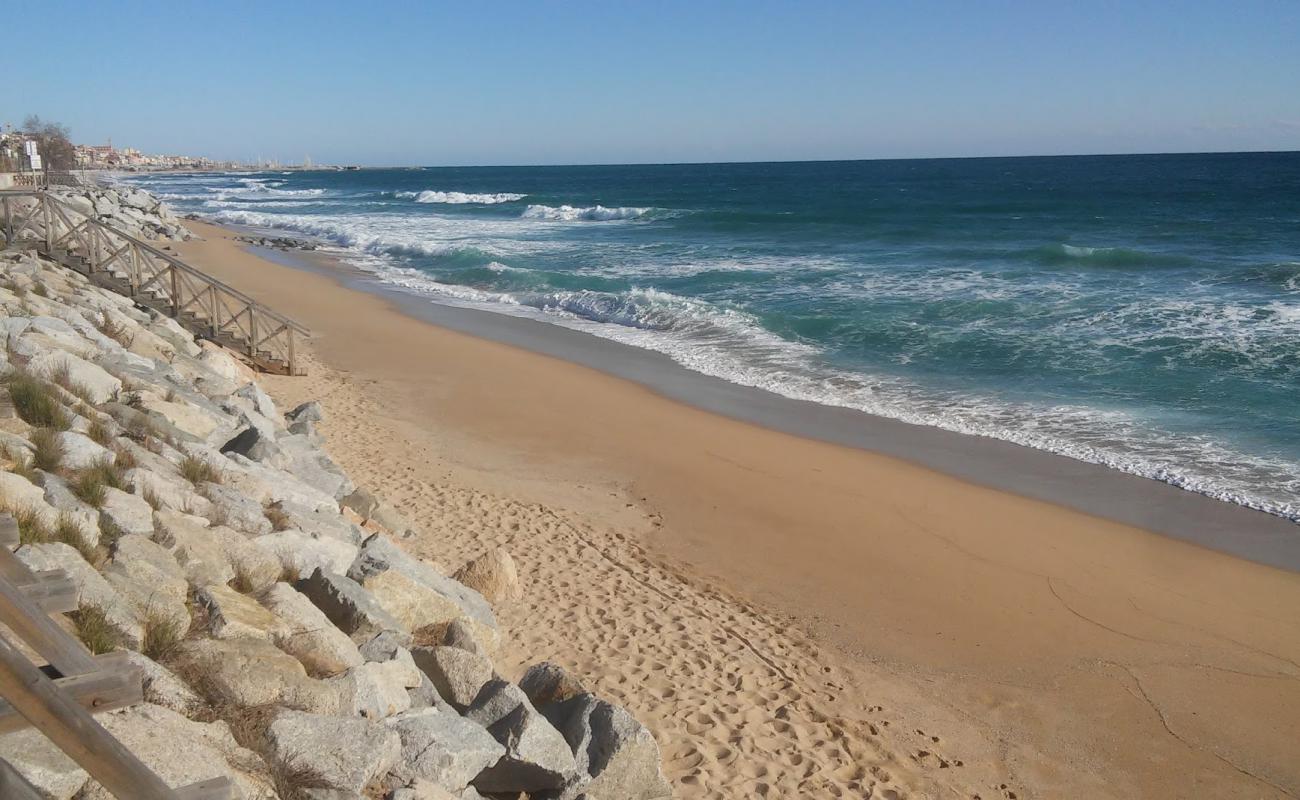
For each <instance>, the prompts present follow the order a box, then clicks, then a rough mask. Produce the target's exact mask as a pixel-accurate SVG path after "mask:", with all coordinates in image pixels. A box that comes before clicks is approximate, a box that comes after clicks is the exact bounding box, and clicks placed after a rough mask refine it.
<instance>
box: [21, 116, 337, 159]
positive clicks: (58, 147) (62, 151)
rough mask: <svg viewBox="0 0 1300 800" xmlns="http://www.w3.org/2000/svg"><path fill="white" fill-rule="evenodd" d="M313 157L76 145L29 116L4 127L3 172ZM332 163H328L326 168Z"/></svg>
mask: <svg viewBox="0 0 1300 800" xmlns="http://www.w3.org/2000/svg"><path fill="white" fill-rule="evenodd" d="M313 168H318V167H315V166H314V165H313V164H312V162H311V158H310V157H309V156H304V157H303V160H302V161H301V162H300V163H297V164H282V163H280V162H279V161H277V160H274V159H260V158H259V159H256V160H250V161H218V160H216V159H212V158H207V157H206V156H189V155H173V154H151V153H144V152H141V151H140V150H139V149H137V148H134V147H119V146H116V145H114V144H113V140H112V139H111V138H110V139H109V140H108V141H107V142H105V143H104V144H74V143H73V142H72V141H71V140H70V139H69V137H68V131H67V129H66V128H64V127H62V126H60V125H57V124H55V123H43V122H41V121H40V120H39V118H29V119H28V120H27V122H26V123H25V124H24V125H23V126H21V127H17V126H15V125H12V124H9V123H5V124H4V125H3V126H0V173H31V172H42V171H58V172H67V171H71V170H122V171H127V172H136V171H138V172H145V171H157V170H237V169H250V170H251V169H313ZM324 168H327V169H328V168H329V167H324Z"/></svg>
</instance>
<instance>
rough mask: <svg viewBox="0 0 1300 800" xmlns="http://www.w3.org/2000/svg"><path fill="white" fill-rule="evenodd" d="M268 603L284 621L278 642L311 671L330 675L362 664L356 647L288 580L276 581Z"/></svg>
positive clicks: (318, 674) (316, 674)
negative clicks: (287, 581)
mask: <svg viewBox="0 0 1300 800" xmlns="http://www.w3.org/2000/svg"><path fill="white" fill-rule="evenodd" d="M265 602H266V605H267V607H268V608H270V609H271V610H272V611H273V612H275V614H276V616H277V617H279V618H280V619H281V620H282V621H283V622H284V629H283V630H281V631H279V632H278V633H277V635H276V637H275V642H276V644H278V645H279V646H280V649H281V650H284V651H285V652H286V653H289V654H290V655H293V656H295V657H296V658H297V659H298V660H299V661H301V662H302V665H303V666H304V667H306V669H307V672H308V674H310V675H315V676H320V677H329V676H331V675H337V674H339V673H341V672H345V671H347V670H348V669H351V668H352V667H356V666H360V665H361V663H362V661H363V659H362V655H361V653H360V652H359V651H358V649H357V646H356V645H355V644H353V643H352V640H351V639H349V638H348V636H347V634H345V633H343V631H341V630H339V629H338V628H336V627H334V625H333V623H331V622H330V621H329V618H328V617H326V616H325V614H324V612H322V611H321V610H320V609H319V608H317V607H316V606H315V605H313V604H312V602H311V601H310V600H308V599H307V597H306V595H304V594H302V593H301V592H299V591H297V590H296V589H294V588H293V587H292V586H290V585H289V584H287V583H277V584H275V585H274V586H272V587H271V589H270V591H268V592H267V594H266V598H265Z"/></svg>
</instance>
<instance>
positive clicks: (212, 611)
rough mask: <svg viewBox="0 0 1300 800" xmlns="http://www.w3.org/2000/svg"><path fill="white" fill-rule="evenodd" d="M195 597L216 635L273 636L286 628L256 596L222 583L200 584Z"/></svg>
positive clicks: (210, 628)
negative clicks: (253, 596) (243, 593)
mask: <svg viewBox="0 0 1300 800" xmlns="http://www.w3.org/2000/svg"><path fill="white" fill-rule="evenodd" d="M194 601H195V602H196V603H198V605H199V607H200V608H202V609H203V610H204V611H205V612H206V618H207V628H208V632H209V633H211V634H212V635H213V636H215V637H217V638H218V639H268V640H275V639H278V638H280V637H281V636H283V635H284V633H285V631H286V629H287V626H286V625H285V623H284V622H283V621H282V620H281V619H280V618H279V617H277V616H276V615H275V614H274V613H272V612H271V611H269V610H267V609H266V608H265V607H264V606H262V605H261V604H260V603H258V602H257V601H256V600H254V599H253V598H251V597H248V596H246V595H242V594H240V593H239V592H237V591H235V590H234V589H231V588H230V587H229V586H225V585H223V584H210V585H208V586H200V587H199V588H198V589H196V590H195V592H194Z"/></svg>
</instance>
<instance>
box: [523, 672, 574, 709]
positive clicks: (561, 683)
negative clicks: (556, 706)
mask: <svg viewBox="0 0 1300 800" xmlns="http://www.w3.org/2000/svg"><path fill="white" fill-rule="evenodd" d="M519 688H520V689H523V690H524V694H526V695H528V700H529V702H531V703H532V704H533V707H534V708H538V709H545V708H546V706H549V705H550V704H552V703H559V702H562V701H564V700H568V699H569V698H570V697H577V696H578V695H580V694H585V693H586V691H587V690H586V689H585V688H583V686H582V683H581V682H580V681H579V680H578V679H577V678H576V677H574V676H573V675H572V674H571V673H569V672H568V671H567V670H565V669H564V667H561V666H560V665H558V664H553V663H551V662H550V661H543V662H541V663H540V664H534V665H532V666H531V667H529V668H528V671H527V672H525V673H524V676H523V677H522V678H520V679H519Z"/></svg>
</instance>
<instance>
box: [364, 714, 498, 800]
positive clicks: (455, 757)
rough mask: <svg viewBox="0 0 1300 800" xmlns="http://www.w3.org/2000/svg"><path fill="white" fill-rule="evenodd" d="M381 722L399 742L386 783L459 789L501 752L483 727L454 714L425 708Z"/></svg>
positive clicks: (491, 762) (492, 762) (456, 790)
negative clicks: (398, 752) (420, 783)
mask: <svg viewBox="0 0 1300 800" xmlns="http://www.w3.org/2000/svg"><path fill="white" fill-rule="evenodd" d="M384 724H385V725H386V726H388V727H389V728H390V729H391V730H393V731H396V732H397V734H398V735H399V736H400V738H401V743H402V754H401V758H400V759H399V760H398V762H397V764H396V765H395V766H394V767H393V771H392V772H391V773H390V776H389V779H388V780H389V783H390V785H392V784H398V785H405V784H409V783H412V782H414V781H417V780H426V781H431V782H433V783H435V784H437V785H438V786H441V787H442V788H443V789H446V790H448V791H451V792H460V791H462V790H464V789H465V787H466V786H468V785H469V783H470V781H472V780H474V778H476V777H477V776H478V775H479V774H480V773H481V772H483V770H484V769H486V768H488V767H490V766H492V765H493V764H495V763H496V762H497V761H498V760H499V759H500V758H501V757H502V756H503V755H505V747H503V746H502V745H500V744H499V743H498V742H497V741H496V740H495V739H493V738H492V736H491V735H490V734H489V733H488V732H487V731H486V730H484V729H483V728H481V727H479V726H478V725H475V724H474V723H473V722H470V721H469V720H466V719H463V718H461V717H459V716H457V715H456V714H455V713H449V712H446V711H440V710H438V709H435V708H426V709H420V710H418V711H408V712H406V713H404V714H398V715H397V716H395V717H392V718H391V719H388V720H386V721H385V723H384Z"/></svg>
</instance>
